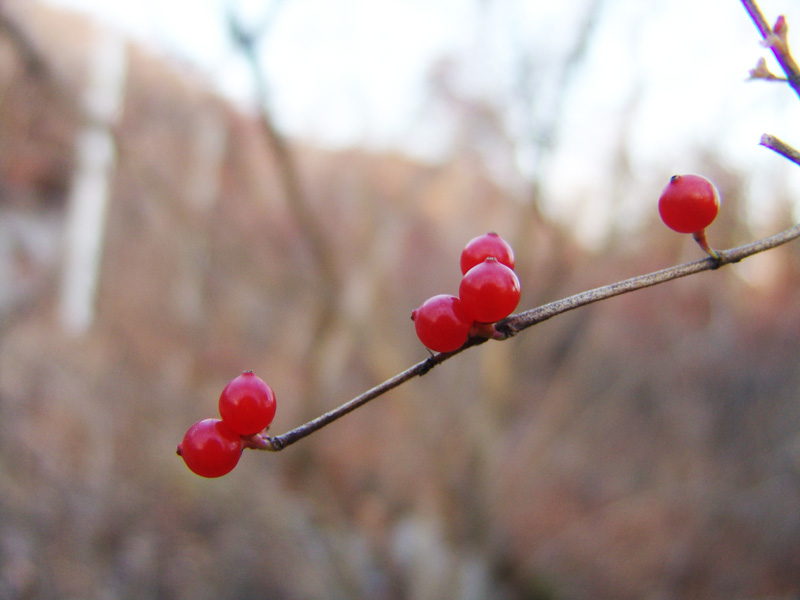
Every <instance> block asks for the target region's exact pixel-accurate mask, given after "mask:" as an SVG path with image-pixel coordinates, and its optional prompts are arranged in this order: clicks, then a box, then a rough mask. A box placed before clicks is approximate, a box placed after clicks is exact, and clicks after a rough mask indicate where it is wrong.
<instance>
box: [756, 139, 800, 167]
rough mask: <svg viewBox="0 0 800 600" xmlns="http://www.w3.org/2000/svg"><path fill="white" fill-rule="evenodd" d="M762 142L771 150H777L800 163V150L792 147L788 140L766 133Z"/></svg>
mask: <svg viewBox="0 0 800 600" xmlns="http://www.w3.org/2000/svg"><path fill="white" fill-rule="evenodd" d="M760 144H761V145H762V146H765V147H766V148H769V149H770V150H773V151H774V152H777V153H778V154H780V155H781V156H783V157H784V158H786V159H788V160H790V161H792V162H793V163H795V164H798V165H800V152H798V151H797V150H795V149H794V148H792V147H791V146H790V145H789V144H787V143H786V142H783V141H781V140H779V139H778V138H776V137H775V136H774V135H770V134H768V133H765V134H764V135H762V136H761V142H760Z"/></svg>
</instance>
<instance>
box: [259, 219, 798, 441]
mask: <svg viewBox="0 0 800 600" xmlns="http://www.w3.org/2000/svg"><path fill="white" fill-rule="evenodd" d="M798 237H800V224H797V225H795V226H794V227H791V228H789V229H787V230H785V231H782V232H780V233H778V234H776V235H773V236H771V237H768V238H764V239H761V240H757V241H755V242H752V243H750V244H745V245H743V246H737V247H735V248H730V249H728V250H718V251H717V252H718V254H719V259H714V258H713V257H710V256H709V257H707V258H703V259H700V260H696V261H693V262H689V263H684V264H682V265H676V266H674V267H669V268H667V269H662V270H660V271H654V272H653V273H648V274H646V275H639V276H637V277H632V278H630V279H626V280H624V281H619V282H617V283H612V284H610V285H605V286H602V287H599V288H595V289H593V290H588V291H586V292H581V293H580V294H575V295H574V296H570V297H568V298H563V299H561V300H556V301H555V302H550V303H549V304H545V305H543V306H539V307H537V308H533V309H531V310H527V311H525V312H521V313H518V314H515V315H511V316H510V317H508V318H506V319H503V320H502V321H499V322H498V323H497V324H496V325H495V329H496V330H497V331H498V332H499V333H500V334H501V338H500V339H507V338H510V337H513V336H514V335H516V334H518V333H519V332H520V331H523V330H525V329H528V328H529V327H533V326H534V325H537V324H539V323H541V322H542V321H546V320H548V319H550V318H552V317H555V316H556V315H560V314H562V313H565V312H567V311H570V310H574V309H576V308H580V307H581V306H586V305H587V304H593V303H595V302H599V301H600V300H606V299H608V298H612V297H614V296H619V295H621V294H627V293H629V292H633V291H636V290H641V289H643V288H647V287H651V286H654V285H658V284H661V283H666V282H667V281H672V280H673V279H679V278H681V277H686V276H688V275H694V274H696V273H700V272H702V271H711V270H714V269H718V268H719V267H721V266H724V265H726V264H730V263H737V262H739V261H741V260H743V259H745V258H747V257H748V256H753V255H754V254H758V253H759V252H764V251H765V250H770V249H772V248H775V247H777V246H780V245H782V244H786V243H787V242H790V241H792V240H794V239H796V238H798ZM486 341H487V338H472V339H470V340H469V341H468V342H467V343H466V344H465V345H464V346H462V347H461V348H459V349H458V350H455V351H454V352H446V353H440V354H435V355H433V356H431V357H429V358H427V359H425V360H423V361H421V362H419V363H417V364H415V365H414V366H412V367H410V368H409V369H406V370H405V371H403V372H402V373H399V374H398V375H395V376H394V377H392V378H391V379H388V380H386V381H384V382H383V383H381V384H379V385H376V386H375V387H374V388H372V389H370V390H368V391H366V392H364V393H363V394H361V395H359V396H356V397H355V398H353V399H352V400H350V401H349V402H346V403H345V404H342V405H341V406H339V407H337V408H335V409H333V410H331V411H329V412H327V413H325V414H324V415H321V416H319V417H317V418H316V419H313V420H312V421H309V422H308V423H305V424H303V425H300V426H299V427H297V428H295V429H292V430H291V431H288V432H286V433H284V434H282V435H278V436H274V437H272V436H264V437H262V438H261V439H260V440H256V441H254V443H253V447H257V448H258V449H261V450H270V451H273V452H277V451H278V450H283V449H284V448H286V447H287V446H289V445H291V444H293V443H295V442H297V441H298V440H301V439H303V438H304V437H307V436H309V435H311V434H312V433H314V432H315V431H318V430H320V429H322V428H323V427H325V426H326V425H329V424H330V423H333V422H334V421H336V420H337V419H340V418H341V417H343V416H344V415H346V414H348V413H350V412H352V411H354V410H355V409H357V408H359V407H360V406H363V405H364V404H366V403H367V402H369V401H370V400H374V399H375V398H377V397H379V396H382V395H383V394H385V393H386V392H388V391H390V390H393V389H394V388H396V387H398V386H399V385H401V384H403V383H405V382H406V381H408V380H410V379H412V378H414V377H417V376H422V375H425V374H426V373H427V372H428V371H430V370H431V369H433V368H434V367H435V366H437V365H440V364H441V363H443V362H444V361H446V360H449V359H450V358H452V357H453V356H455V355H457V354H459V353H461V352H463V351H464V350H467V349H468V348H471V347H473V346H478V345H480V344H482V343H484V342H486Z"/></svg>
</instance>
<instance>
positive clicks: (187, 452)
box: [178, 419, 242, 477]
mask: <svg viewBox="0 0 800 600" xmlns="http://www.w3.org/2000/svg"><path fill="white" fill-rule="evenodd" d="M178 454H179V455H180V456H181V458H183V460H184V462H185V463H186V466H187V467H189V468H190V469H191V470H192V471H193V472H195V473H197V474H198V475H202V476H203V477H221V476H223V475H225V474H227V473H230V472H231V471H232V470H233V468H234V467H235V466H236V464H237V463H238V462H239V458H240V457H241V456H242V438H241V437H240V436H239V434H238V433H236V432H234V431H232V430H231V429H230V427H228V426H227V425H225V423H223V422H222V421H221V420H220V419H204V420H202V421H198V422H197V423H195V424H194V425H192V426H191V427H190V428H189V430H188V431H187V432H186V435H185V436H183V441H182V442H181V443H180V445H179V446H178Z"/></svg>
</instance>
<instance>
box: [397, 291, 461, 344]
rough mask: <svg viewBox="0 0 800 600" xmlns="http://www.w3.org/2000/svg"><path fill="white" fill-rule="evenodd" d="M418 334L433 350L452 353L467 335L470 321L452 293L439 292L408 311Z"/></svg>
mask: <svg viewBox="0 0 800 600" xmlns="http://www.w3.org/2000/svg"><path fill="white" fill-rule="evenodd" d="M411 319H412V320H413V321H414V328H415V329H416V331H417V337H418V338H419V340H420V341H421V342H422V343H423V344H425V347H427V348H430V349H431V350H433V351H434V352H452V351H453V350H457V349H458V348H460V347H461V346H463V345H464V342H466V341H467V337H469V330H470V327H472V320H471V319H470V318H469V316H467V313H466V312H465V311H464V309H463V308H462V306H461V301H460V300H459V299H458V298H456V297H455V296H450V295H448V294H439V295H438V296H434V297H433V298H428V299H427V300H426V301H425V302H423V303H422V305H421V306H420V307H419V308H418V309H416V310H415V311H413V312H412V313H411Z"/></svg>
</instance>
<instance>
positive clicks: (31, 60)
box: [0, 3, 48, 75]
mask: <svg viewBox="0 0 800 600" xmlns="http://www.w3.org/2000/svg"><path fill="white" fill-rule="evenodd" d="M0 35H4V36H5V37H6V38H8V39H9V40H10V41H11V42H12V43H13V44H14V47H15V48H16V49H17V52H19V54H20V56H21V57H22V60H23V62H24V63H25V69H26V70H27V71H28V73H31V74H33V75H47V74H48V68H47V61H46V60H45V58H44V56H43V55H42V53H41V52H40V51H39V49H38V48H37V47H36V44H34V42H33V40H31V39H30V38H29V37H28V34H27V33H25V31H24V30H23V29H22V28H21V27H20V26H19V24H18V23H17V22H16V21H14V19H12V18H11V17H10V16H9V15H8V13H7V12H6V10H5V9H4V7H3V5H2V4H1V3H0Z"/></svg>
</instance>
